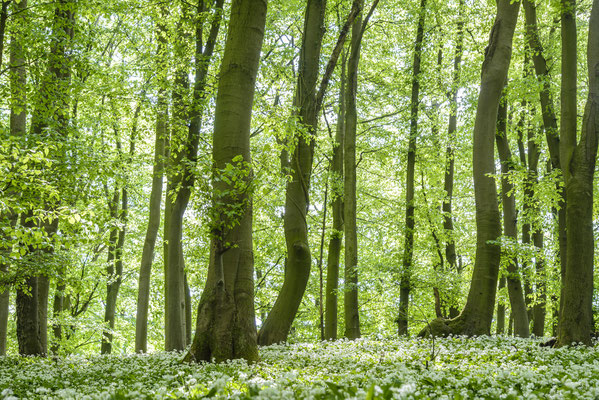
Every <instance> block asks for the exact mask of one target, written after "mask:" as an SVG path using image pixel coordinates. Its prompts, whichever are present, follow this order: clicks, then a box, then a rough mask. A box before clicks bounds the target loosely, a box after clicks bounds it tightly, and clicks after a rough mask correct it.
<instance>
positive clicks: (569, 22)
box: [557, 0, 599, 346]
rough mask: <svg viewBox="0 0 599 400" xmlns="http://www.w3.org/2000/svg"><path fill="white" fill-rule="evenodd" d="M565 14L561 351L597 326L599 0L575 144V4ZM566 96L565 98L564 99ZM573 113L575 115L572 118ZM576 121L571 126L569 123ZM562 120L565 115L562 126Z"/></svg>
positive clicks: (588, 340)
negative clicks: (595, 228) (595, 190)
mask: <svg viewBox="0 0 599 400" xmlns="http://www.w3.org/2000/svg"><path fill="white" fill-rule="evenodd" d="M567 3H569V4H567V6H568V7H570V8H568V9H566V10H565V12H564V13H562V29H563V32H562V40H563V43H562V47H563V46H567V47H568V46H574V48H571V47H570V48H568V49H567V50H565V49H562V62H563V63H564V64H563V66H562V74H567V76H565V77H563V78H562V79H563V80H562V90H563V92H562V109H564V108H565V110H562V113H564V112H566V113H567V114H566V115H567V116H568V117H569V118H568V120H567V121H569V122H570V124H571V125H569V126H566V127H564V129H563V130H562V135H565V136H564V137H563V140H562V143H563V148H562V161H563V166H564V180H565V182H566V199H567V200H566V203H567V209H566V231H567V234H568V239H567V249H568V250H567V251H568V253H567V260H568V263H567V265H566V276H565V279H564V281H563V282H562V285H563V290H562V294H563V296H564V298H563V302H562V309H561V312H560V327H559V336H558V342H557V345H558V346H565V345H569V344H572V343H577V342H580V343H584V344H587V345H590V344H591V332H592V327H593V313H592V300H593V257H594V240H593V178H594V172H595V160H596V157H597V142H598V135H599V0H593V8H592V10H591V17H590V20H589V37H588V48H587V63H588V71H589V94H588V98H587V103H586V107H585V111H584V116H583V122H582V133H581V137H580V140H579V142H578V144H576V132H575V131H574V132H572V131H571V128H572V127H573V126H574V127H575V122H576V101H575V93H576V91H575V90H576V47H575V45H576V27H575V15H576V14H575V12H574V11H575V10H574V1H572V2H567ZM564 97H566V99H564ZM572 113H573V114H572ZM570 118H571V119H572V120H574V121H573V122H572V121H571V120H570ZM567 121H564V115H563V116H562V123H568V122H567Z"/></svg>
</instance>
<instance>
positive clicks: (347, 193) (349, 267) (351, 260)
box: [343, 4, 362, 339]
mask: <svg viewBox="0 0 599 400" xmlns="http://www.w3.org/2000/svg"><path fill="white" fill-rule="evenodd" d="M360 7H362V4H360ZM361 29H362V18H361V15H360V16H358V17H357V18H356V19H355V20H354V23H353V25H352V37H351V46H350V54H349V61H348V64H347V90H346V92H345V106H346V107H347V108H346V114H345V138H344V149H343V165H344V175H343V176H344V185H343V193H344V196H343V223H344V229H345V274H344V280H345V289H344V291H343V299H344V311H345V313H344V316H345V333H344V336H345V337H346V338H348V339H357V338H359V337H360V315H359V305H358V229H357V225H356V127H357V126H356V125H357V121H358V116H357V110H356V93H357V87H358V65H359V62H360V46H361V40H362V33H361Z"/></svg>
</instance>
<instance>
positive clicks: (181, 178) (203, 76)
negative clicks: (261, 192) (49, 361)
mask: <svg viewBox="0 0 599 400" xmlns="http://www.w3.org/2000/svg"><path fill="white" fill-rule="evenodd" d="M205 3H206V2H204V1H201V2H200V3H199V6H198V15H197V19H198V22H197V23H196V25H195V26H196V32H195V33H196V38H195V79H194V86H193V93H192V101H191V106H190V107H189V109H188V110H186V109H185V107H184V105H183V100H182V96H183V93H184V92H186V91H187V90H188V86H189V82H188V77H187V76H188V74H189V72H188V71H187V70H186V68H185V66H184V65H183V66H182V67H180V68H179V70H178V71H177V72H176V73H175V75H176V82H175V87H176V90H175V92H174V93H173V99H174V108H173V110H174V111H173V120H174V123H173V126H174V128H173V135H172V137H171V151H170V158H171V160H170V165H169V169H170V173H167V178H168V180H169V183H168V185H167V205H166V208H165V219H164V222H165V228H164V229H165V239H166V245H165V253H164V260H165V348H166V349H167V350H182V349H184V348H185V343H186V342H187V339H186V338H185V335H186V331H187V328H186V326H185V318H186V317H185V315H186V311H185V283H184V274H185V271H184V267H183V261H184V257H183V246H182V244H181V240H182V237H183V218H184V216H185V212H186V210H187V205H188V204H189V199H190V196H191V189H192V187H193V185H194V183H195V177H194V174H193V165H194V164H195V162H196V161H197V152H198V145H199V140H200V128H201V123H202V115H203V109H204V106H205V104H204V103H205V90H206V82H207V74H208V68H209V66H210V61H211V59H212V54H213V52H214V46H215V44H216V39H217V36H218V31H219V29H220V22H221V18H222V6H223V0H216V2H215V3H214V5H213V9H212V13H213V17H214V18H213V19H212V23H211V25H210V33H209V37H208V39H207V40H206V43H204V39H203V29H204V23H205V21H206V18H207V17H206V14H207V11H208V10H206V4H205ZM186 19H187V18H186V17H184V18H183V21H181V24H186V23H188V21H186ZM184 31H185V29H184V28H182V32H184ZM187 39H188V35H185V34H184V33H181V34H180V38H179V40H180V41H185V40H187ZM184 47H185V43H179V44H178V45H177V46H176V49H179V48H184ZM183 57H184V55H183V54H182V55H181V58H183ZM186 121H188V128H187V135H186V137H184V134H183V132H184V131H185V125H186V124H187V122H186Z"/></svg>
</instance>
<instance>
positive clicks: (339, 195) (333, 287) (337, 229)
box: [324, 60, 346, 340]
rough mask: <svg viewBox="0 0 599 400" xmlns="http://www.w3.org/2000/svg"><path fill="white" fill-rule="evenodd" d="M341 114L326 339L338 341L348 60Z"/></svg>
mask: <svg viewBox="0 0 599 400" xmlns="http://www.w3.org/2000/svg"><path fill="white" fill-rule="evenodd" d="M340 80H341V82H340V89H339V113H338V114H337V129H336V133H335V142H334V144H333V162H332V168H331V188H332V189H331V192H332V195H331V199H332V204H331V207H332V214H333V228H332V230H331V238H330V240H329V252H328V258H327V286H326V309H325V332H324V336H325V339H333V340H334V339H337V289H338V287H339V256H340V254H341V243H342V241H343V229H344V228H343V191H344V189H343V180H344V178H343V147H344V137H345V81H346V76H345V60H344V61H343V62H342V63H341V78H340Z"/></svg>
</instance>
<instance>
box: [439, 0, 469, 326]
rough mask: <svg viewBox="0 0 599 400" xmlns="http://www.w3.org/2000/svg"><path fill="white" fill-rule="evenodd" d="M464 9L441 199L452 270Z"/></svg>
mask: <svg viewBox="0 0 599 400" xmlns="http://www.w3.org/2000/svg"><path fill="white" fill-rule="evenodd" d="M463 11H464V0H460V5H459V16H458V25H457V31H458V37H457V42H456V47H455V53H454V58H453V82H452V84H451V91H450V94H449V97H450V110H451V112H450V114H449V126H448V127H447V135H448V137H449V141H448V144H447V149H446V152H445V174H444V183H443V188H444V189H445V199H444V200H443V229H445V234H446V235H447V241H446V243H445V259H446V260H447V264H449V269H450V270H452V271H456V272H457V270H458V266H457V263H456V250H455V238H454V230H453V214H452V203H453V180H454V179H453V177H454V171H455V154H454V145H455V142H456V131H457V112H458V89H459V83H460V71H461V64H462V54H463V52H464V49H463V43H464V20H463V16H462V13H463ZM458 314H459V310H458V309H457V307H456V306H455V304H454V303H453V302H452V303H451V304H450V306H449V317H450V318H455V317H457V316H458Z"/></svg>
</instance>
